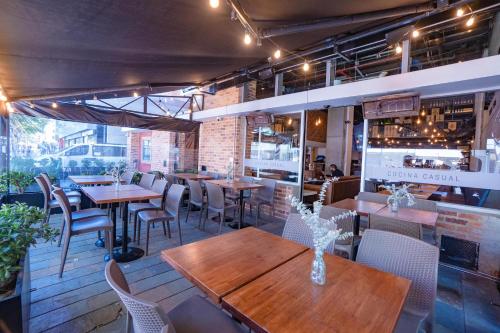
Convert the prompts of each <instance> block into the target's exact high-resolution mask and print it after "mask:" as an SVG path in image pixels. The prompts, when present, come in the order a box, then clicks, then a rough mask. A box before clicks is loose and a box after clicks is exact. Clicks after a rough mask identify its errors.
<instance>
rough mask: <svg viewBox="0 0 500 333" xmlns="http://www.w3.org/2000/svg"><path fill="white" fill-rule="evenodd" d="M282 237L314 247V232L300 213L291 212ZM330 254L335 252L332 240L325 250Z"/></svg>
mask: <svg viewBox="0 0 500 333" xmlns="http://www.w3.org/2000/svg"><path fill="white" fill-rule="evenodd" d="M281 237H283V238H285V239H288V240H291V241H294V242H296V243H299V244H302V245H304V246H307V247H309V248H311V249H313V248H314V243H313V234H312V231H311V229H310V228H309V227H308V226H307V225H306V224H305V223H304V221H302V217H301V216H300V214H293V213H292V214H289V215H288V218H287V220H286V223H285V227H284V228H283V234H282V235H281ZM325 251H326V252H328V253H330V254H334V245H333V242H331V243H330V244H329V245H328V247H327V248H326V250H325Z"/></svg>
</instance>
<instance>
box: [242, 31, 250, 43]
mask: <svg viewBox="0 0 500 333" xmlns="http://www.w3.org/2000/svg"><path fill="white" fill-rule="evenodd" d="M243 42H244V43H245V44H246V45H250V43H251V42H252V37H250V35H249V34H248V32H245V37H243Z"/></svg>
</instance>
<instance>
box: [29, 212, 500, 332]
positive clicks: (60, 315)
mask: <svg viewBox="0 0 500 333" xmlns="http://www.w3.org/2000/svg"><path fill="white" fill-rule="evenodd" d="M184 214H185V212H183V215H182V217H184V216H185V215H184ZM198 216H199V215H198V212H195V213H192V214H191V217H190V221H189V222H188V223H184V219H181V221H182V223H181V227H182V235H183V240H184V242H185V243H188V242H194V241H197V240H200V239H204V238H208V237H213V236H215V235H217V231H218V226H217V224H215V223H210V222H207V229H206V231H200V230H199V229H197V228H196V226H197V224H198V220H197V219H198ZM247 221H251V218H249V219H248V220H247ZM60 222H61V216H60V215H54V216H52V218H51V224H53V225H54V226H56V227H59V226H60ZM120 224H121V222H120V223H119V225H120ZM283 225H284V223H283V221H277V220H273V221H271V220H270V218H268V219H267V221H266V223H264V224H263V225H262V226H261V227H260V228H261V229H263V230H267V231H269V232H272V233H275V234H278V235H280V234H281V232H282V230H283ZM231 231H233V229H230V228H224V229H223V232H231ZM142 235H145V232H142ZM143 238H144V236H143ZM95 239H96V236H95V234H89V235H82V236H77V237H74V238H73V240H72V242H71V245H70V250H69V254H68V259H67V262H66V267H65V271H64V275H63V278H62V279H59V277H58V275H57V272H58V269H59V263H60V254H61V250H60V248H58V247H57V246H56V244H49V243H48V244H39V245H37V246H36V247H34V248H31V250H30V260H31V287H32V293H31V299H32V304H31V320H30V332H32V333H37V332H65V333H66V332H71V333H73V332H74V333H78V332H100V333H102V332H106V333H109V332H124V327H125V316H124V315H123V312H122V305H121V303H120V301H119V299H118V296H117V295H116V294H115V293H114V292H113V291H112V290H111V288H110V287H109V286H108V284H107V282H106V281H105V278H104V273H103V269H104V265H105V263H104V261H103V257H104V255H105V254H106V250H105V249H101V248H97V247H95V246H94V242H95ZM142 245H144V243H143V242H141V246H142ZM178 245H179V241H178V234H177V227H176V226H174V225H173V224H172V238H171V239H168V238H166V237H165V236H164V235H163V232H162V228H161V227H160V226H158V227H157V228H155V229H152V234H151V240H150V255H149V256H147V257H142V258H141V259H139V260H136V261H133V262H131V263H126V264H121V267H122V269H123V271H124V273H125V274H126V277H127V280H128V281H129V283H130V284H131V288H132V291H133V293H136V294H139V295H143V296H145V297H147V298H148V299H150V300H153V301H156V302H158V303H161V304H162V305H165V306H167V307H172V308H173V307H174V306H176V305H177V304H178V303H180V302H182V301H183V300H185V299H186V298H188V297H190V296H191V295H194V294H200V295H203V293H202V292H201V291H200V290H199V289H198V288H196V287H194V286H193V285H192V284H191V283H190V282H189V281H187V280H186V279H184V278H183V277H182V276H181V275H180V274H179V273H177V272H176V271H175V270H173V269H172V267H170V266H169V265H168V264H166V263H165V262H163V261H162V260H161V259H160V257H159V255H160V251H161V250H163V249H166V248H171V247H175V246H178ZM134 246H135V245H134ZM499 295H500V294H499V293H498V291H497V290H496V286H495V283H494V282H492V281H489V280H487V279H484V278H478V277H473V276H470V275H469V274H465V273H460V272H457V271H454V270H450V269H448V268H445V267H440V269H439V283H438V298H437V301H436V325H435V332H437V333H448V332H464V333H465V332H499V331H500V308H499V307H497V306H494V305H492V303H491V302H493V304H495V303H496V304H500V296H499Z"/></svg>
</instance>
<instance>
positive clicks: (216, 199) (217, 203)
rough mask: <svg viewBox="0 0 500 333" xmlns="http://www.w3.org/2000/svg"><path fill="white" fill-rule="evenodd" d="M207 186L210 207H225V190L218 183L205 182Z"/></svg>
mask: <svg viewBox="0 0 500 333" xmlns="http://www.w3.org/2000/svg"><path fill="white" fill-rule="evenodd" d="M205 185H206V187H207V199H208V207H209V208H212V209H218V210H220V209H224V192H223V191H222V188H221V187H220V186H218V185H215V184H212V183H205Z"/></svg>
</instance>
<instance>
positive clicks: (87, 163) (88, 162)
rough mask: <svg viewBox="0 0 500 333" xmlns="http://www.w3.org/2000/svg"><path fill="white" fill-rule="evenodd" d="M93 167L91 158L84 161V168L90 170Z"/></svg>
mask: <svg viewBox="0 0 500 333" xmlns="http://www.w3.org/2000/svg"><path fill="white" fill-rule="evenodd" d="M91 165H92V159H91V158H84V159H82V167H83V168H85V169H88V168H90V166H91Z"/></svg>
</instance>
